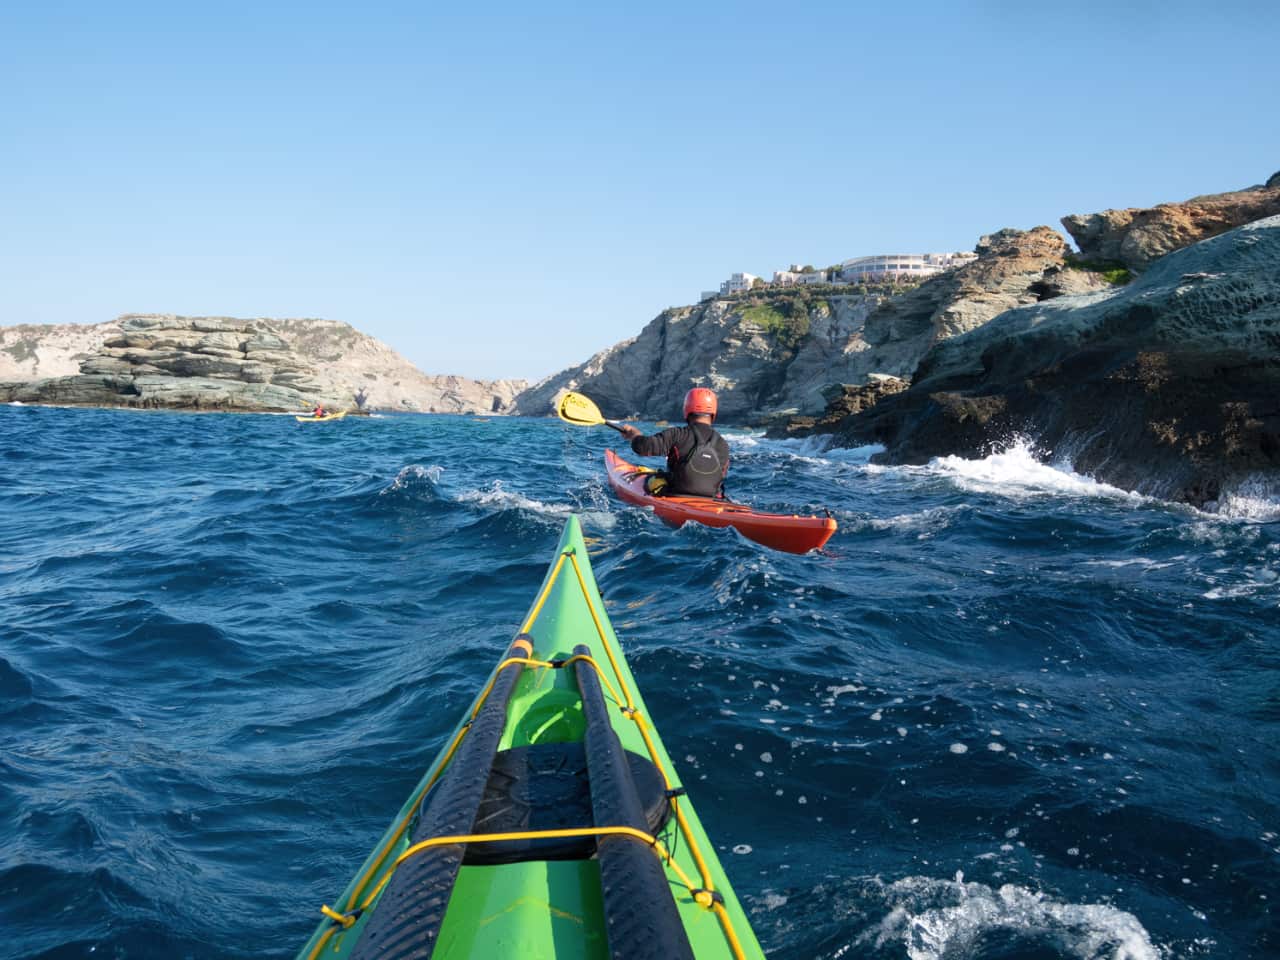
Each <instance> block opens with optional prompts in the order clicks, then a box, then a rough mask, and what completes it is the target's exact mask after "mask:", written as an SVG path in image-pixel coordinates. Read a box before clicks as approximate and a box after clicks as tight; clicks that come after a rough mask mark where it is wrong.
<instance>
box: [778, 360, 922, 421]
mask: <svg viewBox="0 0 1280 960" xmlns="http://www.w3.org/2000/svg"><path fill="white" fill-rule="evenodd" d="M910 386H911V383H910V381H907V380H903V379H902V378H901V377H891V376H888V375H886V374H883V373H873V374H871V375H870V377H868V379H867V382H866V383H861V384H849V383H845V384H840V385H839V386H838V387H836V388H834V389H832V390H830V391H828V396H827V408H826V410H824V411H823V413H822V415H821V416H818V417H805V416H799V417H791V418H790V419H789V420H788V421H787V422H786V424H785V425H783V426H782V427H781V428H774V429H771V430H770V432H769V435H770V436H774V437H786V436H805V437H807V436H811V435H813V434H818V435H822V434H828V433H836V432H837V431H839V430H840V428H841V425H842V424H843V423H844V422H845V420H846V419H848V418H849V417H852V416H854V415H855V414H859V413H862V412H863V411H865V410H870V409H871V408H872V407H874V406H875V405H876V404H877V403H879V402H880V401H881V400H883V399H884V398H885V397H890V396H893V395H894V394H895V393H901V392H902V391H903V390H906V389H907V388H908V387H910Z"/></svg>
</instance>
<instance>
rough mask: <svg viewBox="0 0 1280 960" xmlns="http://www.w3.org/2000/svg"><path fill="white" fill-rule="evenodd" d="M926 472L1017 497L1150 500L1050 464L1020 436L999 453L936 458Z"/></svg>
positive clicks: (982, 490)
mask: <svg viewBox="0 0 1280 960" xmlns="http://www.w3.org/2000/svg"><path fill="white" fill-rule="evenodd" d="M924 469H925V470H926V471H927V472H930V473H933V474H935V475H938V476H942V477H945V478H947V479H949V480H951V481H952V482H953V483H955V485H956V486H958V487H959V488H960V489H961V490H966V491H969V492H972V493H998V494H1001V495H1003V496H1007V497H1012V498H1015V499H1023V498H1027V497H1037V496H1068V497H1106V498H1109V499H1120V500H1129V501H1132V502H1134V503H1143V502H1147V500H1148V498H1147V497H1143V496H1142V495H1141V494H1136V493H1130V492H1128V491H1126V490H1121V489H1120V488H1119V487H1113V486H1111V485H1110V484H1106V483H1099V482H1098V481H1097V480H1094V479H1093V478H1092V477H1088V476H1083V475H1081V474H1079V473H1076V472H1075V471H1074V470H1072V469H1071V467H1070V466H1069V465H1068V464H1064V463H1059V464H1048V463H1043V462H1041V461H1040V460H1038V459H1037V458H1036V455H1035V447H1034V445H1033V444H1032V443H1031V442H1030V441H1029V440H1027V439H1026V438H1020V439H1018V440H1017V441H1016V442H1014V443H1013V444H1012V445H1011V446H1009V447H1007V448H1006V449H1004V450H1002V451H1001V452H999V453H993V454H991V455H990V456H988V457H984V458H983V459H981V460H966V459H964V458H963V457H954V456H952V457H936V458H934V459H933V460H931V461H930V462H929V464H928V466H927V467H925V468H924Z"/></svg>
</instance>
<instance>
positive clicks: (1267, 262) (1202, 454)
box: [835, 216, 1280, 507]
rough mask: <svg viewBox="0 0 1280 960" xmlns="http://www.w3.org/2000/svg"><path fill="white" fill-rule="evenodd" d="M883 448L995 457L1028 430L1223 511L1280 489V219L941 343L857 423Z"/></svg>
mask: <svg viewBox="0 0 1280 960" xmlns="http://www.w3.org/2000/svg"><path fill="white" fill-rule="evenodd" d="M835 432H836V433H837V435H838V436H839V437H840V438H841V442H844V443H848V444H862V443H870V442H875V443H883V444H884V445H885V446H886V447H887V448H888V449H887V454H886V457H885V458H886V459H889V460H892V461H894V462H906V463H922V462H925V461H927V460H928V459H930V458H932V457H935V456H940V455H946V454H960V455H963V456H970V457H974V456H982V455H984V454H986V453H988V452H990V450H991V449H992V448H993V446H997V445H1000V444H1002V443H1005V442H1007V441H1008V440H1009V439H1010V438H1011V437H1013V436H1015V435H1019V434H1021V435H1025V436H1029V437H1031V438H1033V439H1034V440H1035V441H1036V442H1037V443H1038V445H1039V447H1040V448H1041V449H1042V451H1044V453H1045V455H1046V456H1051V455H1052V456H1057V457H1062V458H1065V459H1067V460H1069V461H1070V462H1071V463H1072V464H1073V465H1074V466H1075V468H1076V469H1077V470H1081V471H1084V472H1087V473H1091V474H1093V475H1095V476H1096V477H1098V478H1099V479H1103V480H1106V481H1108V482H1110V483H1113V484H1116V485H1119V486H1122V487H1125V488H1127V489H1131V490H1138V491H1141V492H1144V493H1148V494H1152V495H1155V496H1160V497H1164V498H1167V499H1174V500H1182V501H1186V502H1189V503H1192V504H1195V505H1197V506H1209V507H1212V506H1213V505H1214V504H1215V503H1216V502H1217V501H1218V500H1219V499H1220V498H1221V497H1222V496H1224V495H1225V494H1229V493H1231V492H1233V491H1238V490H1240V489H1242V488H1246V487H1248V488H1253V489H1255V490H1257V489H1267V490H1273V488H1276V489H1275V490H1273V492H1276V490H1280V216H1273V217H1269V218H1267V219H1264V220H1260V221H1257V222H1255V223H1252V224H1248V225H1246V226H1243V227H1238V228H1236V229H1234V230H1230V231H1228V232H1226V233H1222V234H1220V235H1218V236H1216V237H1213V238H1211V239H1208V240H1204V241H1201V242H1200V243H1197V244H1195V245H1193V246H1190V247H1187V248H1184V249H1182V250H1178V251H1175V252H1174V253H1171V254H1169V255H1167V256H1165V257H1163V258H1161V259H1159V260H1157V261H1154V262H1153V263H1151V264H1150V265H1149V267H1148V269H1147V270H1146V272H1145V273H1143V274H1142V275H1141V276H1139V277H1138V278H1137V279H1136V280H1135V281H1134V282H1133V283H1131V284H1130V285H1128V286H1125V287H1120V288H1116V289H1113V290H1111V291H1109V292H1102V293H1094V294H1087V295H1080V296H1072V297H1062V298H1058V299H1053V300H1048V301H1045V302H1042V303H1036V304H1032V305H1028V306H1022V307H1018V308H1015V309H1013V310H1009V311H1007V312H1005V313H1003V314H1001V315H1000V316H999V317H997V318H996V319H994V320H992V321H990V322H989V323H987V324H985V325H983V326H981V327H979V328H977V329H975V330H973V331H971V332H969V333H967V334H965V335H962V336H959V337H955V338H952V339H948V340H944V341H941V342H939V343H938V344H937V345H936V346H935V347H934V348H933V349H932V350H931V351H930V352H929V353H928V355H927V356H926V357H925V358H924V360H923V361H922V362H921V364H920V367H919V369H918V370H917V371H916V375H915V377H914V382H913V384H912V386H911V388H910V389H909V390H907V391H904V392H902V393H899V394H897V395H895V396H890V397H886V398H884V399H881V400H880V402H879V403H877V404H876V405H875V406H874V407H873V408H871V409H870V410H868V411H865V412H863V413H861V414H858V415H854V416H851V417H848V418H846V419H845V420H844V421H843V422H842V423H841V424H840V425H839V427H838V428H836V430H835Z"/></svg>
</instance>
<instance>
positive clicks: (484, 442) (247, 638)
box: [0, 407, 1280, 960]
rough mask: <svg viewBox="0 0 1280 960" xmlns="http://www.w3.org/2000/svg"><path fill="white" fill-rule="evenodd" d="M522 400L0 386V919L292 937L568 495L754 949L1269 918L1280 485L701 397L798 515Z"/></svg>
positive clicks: (995, 938) (1176, 949) (1267, 949)
mask: <svg viewBox="0 0 1280 960" xmlns="http://www.w3.org/2000/svg"><path fill="white" fill-rule="evenodd" d="M608 442H614V438H613V436H612V435H611V434H609V433H608V432H607V431H597V432H593V431H586V430H576V431H575V430H572V429H570V428H568V427H564V426H562V425H560V424H559V423H558V422H555V421H531V420H505V419H501V418H494V419H492V420H488V421H481V420H473V419H468V418H453V417H389V418H385V419H364V420H355V421H353V420H347V421H343V422H341V423H334V424H326V425H323V426H317V425H306V426H298V425H296V424H295V423H294V422H293V421H292V420H291V419H288V418H281V417H269V416H225V415H206V416H193V415H176V414H149V413H128V412H115V411H86V410H51V409H37V408H17V407H0V931H3V933H0V956H3V957H42V958H54V957H57V958H68V957H90V956H94V957H98V956H107V957H127V958H181V957H192V958H224V957H231V958H239V957H245V958H247V957H290V956H292V954H293V953H294V951H295V950H296V949H297V948H298V946H299V945H300V944H301V943H302V941H303V940H304V939H305V938H306V936H307V935H308V933H309V932H310V930H311V929H312V927H313V925H314V923H315V922H316V920H317V916H318V915H317V913H316V910H317V908H318V906H319V904H320V903H321V902H324V901H329V900H332V898H333V897H334V896H335V895H336V894H337V893H338V892H339V891H341V889H342V888H343V886H344V885H345V884H346V882H347V880H348V879H349V878H350V876H351V875H352V873H353V872H354V870H355V869H356V867H357V866H358V864H359V862H360V861H361V860H362V858H363V857H364V856H365V854H366V853H367V852H368V850H369V848H370V847H371V846H372V845H373V843H374V841H375V840H376V838H377V837H378V836H379V835H380V834H381V832H382V831H383V829H384V828H385V827H386V825H387V823H388V822H389V821H390V819H391V817H392V816H393V814H394V812H395V810H396V809H397V808H398V807H399V805H400V803H401V802H402V801H403V799H404V797H405V796H406V795H407V794H408V792H409V790H410V789H411V787H412V785H413V784H414V783H415V782H416V781H417V779H418V777H419V776H420V774H421V772H422V770H423V769H424V767H425V766H426V765H427V764H428V763H429V762H430V760H431V759H432V757H433V756H434V755H435V753H436V751H437V750H438V749H439V747H440V746H441V741H442V738H443V737H444V736H445V735H446V734H447V732H448V731H449V730H450V729H451V728H452V726H453V724H454V723H455V721H456V719H457V717H458V715H459V713H460V712H461V710H462V709H463V708H464V706H465V705H466V704H467V703H468V702H469V701H470V699H471V697H472V695H473V694H474V692H475V690H476V687H477V684H478V683H479V682H480V681H481V680H482V679H483V678H484V676H485V675H486V674H487V672H488V671H489V669H490V668H491V667H492V665H493V663H494V659H495V657H496V655H497V653H498V651H499V650H500V649H501V648H502V646H503V644H504V642H505V641H506V640H507V639H508V638H509V636H510V635H511V634H512V632H513V631H514V629H515V627H516V625H517V622H518V619H519V617H520V615H521V614H522V613H523V612H524V610H525V609H526V607H527V605H528V603H529V602H530V600H531V599H532V596H533V593H534V591H535V590H536V588H537V586H538V584H539V582H540V580H541V577H542V574H543V571H544V568H545V566H546V564H547V562H548V560H549V559H550V557H551V553H552V551H553V549H554V547H555V543H556V540H557V537H558V534H559V531H560V527H561V525H562V523H563V520H564V518H565V516H566V515H567V514H568V513H569V512H570V511H576V512H578V513H580V514H581V515H582V516H583V518H584V525H585V527H586V531H587V534H588V536H589V537H590V538H591V539H592V548H593V550H594V555H593V563H594V564H595V567H596V572H597V576H598V578H599V580H600V583H601V587H602V590H603V592H604V594H605V596H606V597H607V598H608V600H609V603H610V612H611V615H612V616H613V618H614V622H615V625H616V627H617V629H618V632H619V634H620V635H621V637H622V639H623V643H624V646H625V648H626V650H627V651H628V654H629V657H630V660H631V663H632V666H633V668H634V670H635V673H636V676H637V680H638V682H639V684H640V686H641V688H642V689H643V690H644V692H645V696H646V698H647V700H648V701H649V705H650V707H651V709H652V712H653V714H654V717H655V720H656V723H657V725H658V727H659V730H660V731H661V733H662V735H663V738H664V739H665V741H666V743H667V745H668V747H669V749H670V750H671V753H672V755H673V757H675V759H676V761H677V763H678V765H679V768H680V772H681V773H682V774H683V776H684V778H685V781H686V782H687V783H688V784H689V788H690V793H691V795H692V797H693V799H694V802H695V803H696V804H697V806H698V809H699V811H700V813H701V814H702V817H703V819H704V821H705V822H706V824H707V827H708V830H709V832H710V834H711V835H712V838H713V840H714V841H715V842H716V843H717V845H718V846H720V848H721V856H722V858H723V859H724V862H725V866H726V869H727V870H728V872H729V874H730V876H731V878H732V879H733V881H734V884H735V886H736V888H737V890H738V892H739V894H740V895H741V896H742V897H743V899H744V900H745V901H746V903H747V904H748V906H749V908H750V910H751V912H752V915H753V920H754V924H755V927H756V930H757V933H758V935H759V937H760V939H761V941H762V943H763V944H764V946H765V949H766V951H767V952H768V953H769V955H770V956H771V957H773V958H778V960H781V958H795V960H807V958H812V957H820V958H832V960H834V958H837V957H839V958H854V957H858V958H862V957H872V958H902V957H909V958H912V960H924V958H929V960H933V958H947V960H954V958H1014V957H1018V958H1037V960H1049V958H1129V960H1148V958H1156V957H1159V958H1183V957H1266V956H1276V955H1277V954H1280V924H1277V920H1276V913H1275V911H1276V907H1277V906H1280V870H1278V869H1277V867H1278V866H1280V748H1278V747H1277V742H1280V736H1278V734H1280V528H1278V526H1280V525H1277V523H1275V522H1260V520H1265V518H1267V517H1269V516H1274V511H1273V510H1272V508H1271V507H1270V506H1269V505H1267V504H1260V503H1249V502H1242V503H1237V504H1234V505H1232V509H1233V510H1234V512H1235V513H1236V514H1238V515H1239V516H1237V517H1235V518H1230V517H1228V518H1208V517H1205V516H1202V515H1197V514H1193V513H1192V512H1190V511H1188V510H1185V509H1182V508H1178V507H1171V506H1167V505H1162V504H1159V503H1156V502H1153V501H1149V500H1145V499H1142V498H1140V497H1135V496H1129V495H1127V494H1124V493H1122V492H1119V491H1116V490H1113V489H1110V488H1107V487H1105V486H1101V485H1098V484H1096V483H1093V482H1092V481H1090V480H1088V479H1087V478H1082V477H1077V476H1074V475H1072V474H1070V473H1069V472H1064V471H1058V470H1052V469H1050V468H1047V467H1043V466H1040V465H1038V464H1036V463H1035V462H1034V461H1033V460H1032V459H1031V458H1030V457H1029V456H1028V455H1027V454H1026V453H1025V451H1023V450H1021V449H1014V450H1012V451H1010V452H1008V453H1006V454H1003V455H1000V456H996V457H991V458H989V459H987V460H985V461H981V462H968V461H959V460H947V461H943V462H939V463H935V464H933V465H931V466H929V467H924V468H883V467H875V466H869V465H868V464H867V463H866V462H865V461H866V459H867V457H866V451H837V452H832V453H823V452H821V451H819V450H818V449H817V448H816V447H813V446H806V445H804V444H797V443H786V442H771V441H765V440H762V439H760V438H758V437H754V436H747V435H740V436H736V437H733V438H732V439H731V443H732V447H733V451H734V465H733V470H732V479H733V484H732V491H733V492H734V493H736V494H737V495H739V496H743V497H746V496H748V494H749V498H750V499H752V500H753V501H754V502H756V503H757V504H758V505H761V506H767V507H782V506H795V507H800V508H804V507H818V506H820V505H827V506H830V507H831V508H832V509H833V511H834V512H835V513H836V515H837V517H838V518H839V520H840V523H841V530H840V532H839V533H838V534H837V535H836V537H835V538H834V539H833V540H832V542H831V544H830V547H829V550H828V552H827V553H826V554H825V555H821V556H809V557H792V556H787V555H784V554H779V553H771V552H768V551H765V550H764V549H762V548H759V547H756V546H754V545H752V544H750V543H747V542H745V541H742V540H740V539H738V538H737V536H736V535H734V534H732V533H728V532H724V531H712V530H709V529H706V528H702V527H696V526H692V525H690V526H688V527H686V528H684V529H682V530H680V531H675V532H673V531H671V530H668V529H667V528H665V527H663V526H661V525H660V524H659V523H657V522H655V521H654V520H653V519H652V518H650V517H649V516H647V515H646V514H644V513H641V512H639V511H636V510H634V509H630V508H624V507H622V506H621V505H619V504H618V503H616V502H615V501H614V500H613V499H612V498H611V496H610V495H609V493H608V491H607V489H606V487H605V486H604V484H603V481H602V469H601V465H600V454H601V450H602V448H603V446H604V444H606V443H608Z"/></svg>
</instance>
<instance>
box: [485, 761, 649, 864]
mask: <svg viewBox="0 0 1280 960" xmlns="http://www.w3.org/2000/svg"><path fill="white" fill-rule="evenodd" d="M626 760H627V766H628V767H629V768H630V770H631V777H632V780H633V781H634V782H635V785H636V792H637V794H639V798H640V805H641V807H642V809H643V811H644V816H645V820H646V821H647V823H648V827H649V832H650V833H653V834H656V833H658V832H659V831H660V830H661V829H662V828H663V827H664V826H665V825H666V822H667V820H668V818H669V817H670V816H671V804H670V802H669V801H668V800H667V795H666V784H665V783H663V780H662V774H661V773H659V772H658V768H657V767H655V766H654V765H653V762H652V761H650V760H649V758H648V757H642V756H640V755H639V754H635V753H631V752H629V751H627V752H626ZM591 826H595V820H594V817H593V815H592V810H591V789H590V784H589V780H588V777H587V752H586V749H585V748H584V746H583V745H582V744H581V743H539V744H534V745H532V746H527V747H514V748H512V749H511V750H502V751H500V752H499V753H498V755H497V756H496V757H495V758H494V763H493V771H492V772H491V773H490V774H489V783H488V785H487V786H486V787H485V792H484V799H483V800H481V801H480V809H479V812H478V813H477V815H476V822H475V832H476V833H512V832H516V831H528V830H561V829H570V828H578V827H591ZM601 826H616V824H601ZM595 854H596V838H595V837H570V838H565V839H553V840H500V841H495V842H493V843H471V844H468V845H467V854H466V859H465V860H464V861H463V863H464V864H465V865H466V866H481V865H494V864H501V863H520V862H522V861H525V860H588V859H590V858H591V857H594V856H595Z"/></svg>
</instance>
